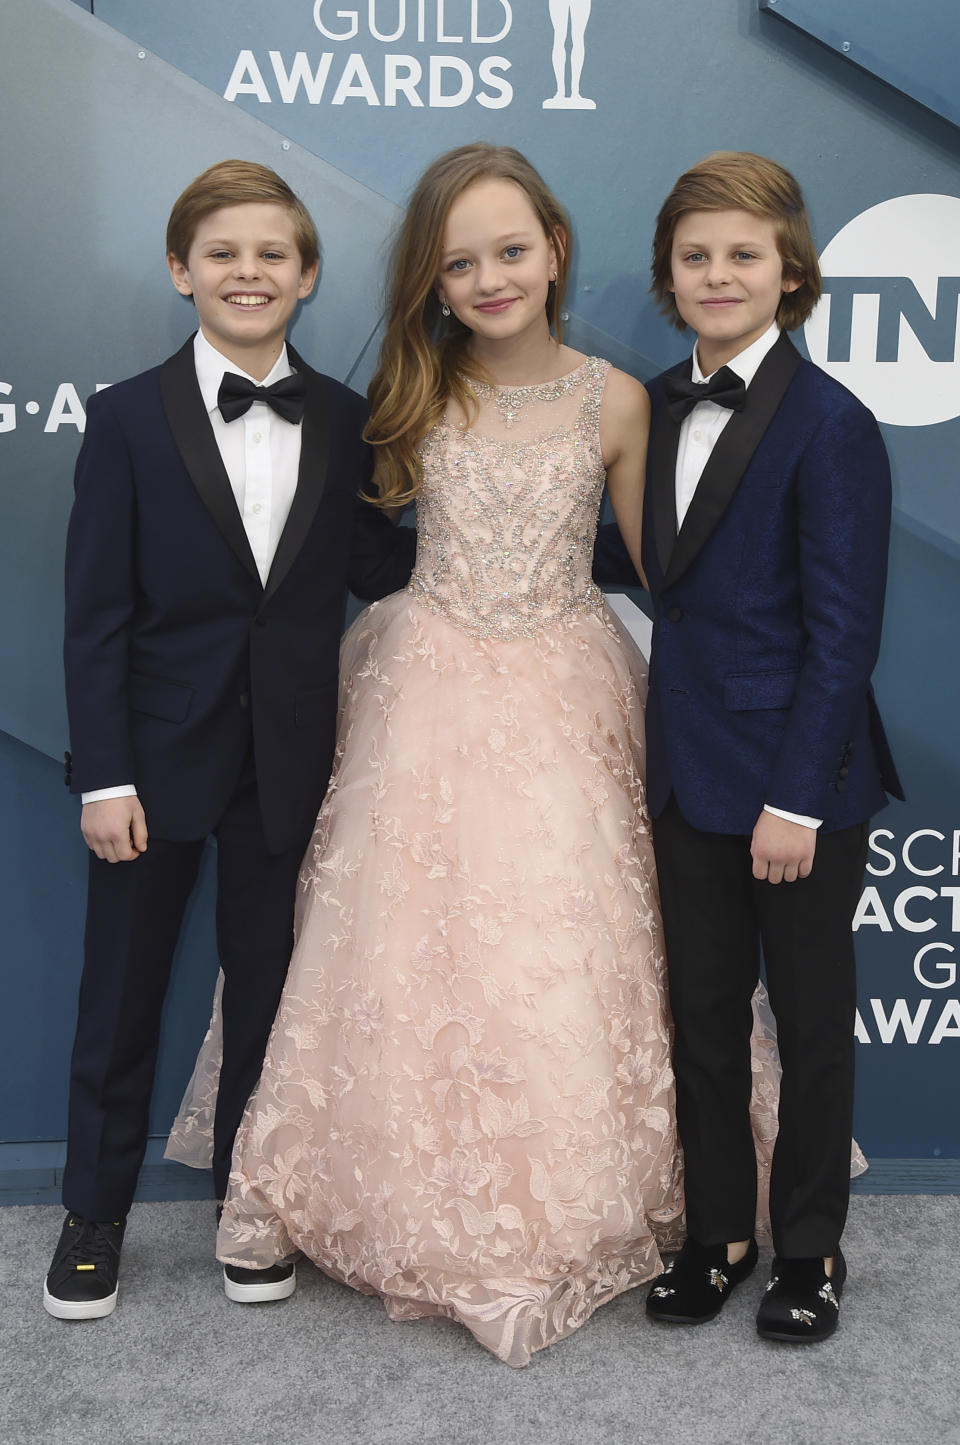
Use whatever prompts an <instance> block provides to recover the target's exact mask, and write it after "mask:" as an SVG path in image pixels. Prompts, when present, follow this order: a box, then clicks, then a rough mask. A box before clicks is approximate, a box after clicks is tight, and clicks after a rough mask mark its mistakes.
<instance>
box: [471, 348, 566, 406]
mask: <svg viewBox="0 0 960 1445" xmlns="http://www.w3.org/2000/svg"><path fill="white" fill-rule="evenodd" d="M592 360H593V358H592V357H590V356H585V357H584V358H583V360H582V361H581V362H580V363H579V365H577V366H575V367H574V368H573V370H572V371H567V372H564V374H563V376H557V377H554V379H553V380H552V381H536V382H533V383H532V384H528V385H526V386H507V385H494V384H492V383H490V382H488V381H480V380H478V379H477V378H475V377H472V376H465V377H464V378H463V379H464V381H465V382H466V383H467V386H469V388H470V390H471V391H472V392H474V393H475V394H476V395H477V396H478V397H480V399H481V400H482V401H487V400H490V399H491V398H496V397H497V396H501V395H503V396H509V397H519V396H521V395H522V396H524V397H529V398H530V399H531V400H535V401H554V400H556V398H558V397H561V396H566V394H567V392H568V391H571V390H572V389H573V387H574V386H576V385H577V383H578V382H579V380H580V377H581V375H582V373H583V372H584V371H585V370H586V369H587V367H588V366H589V365H590V363H591V361H592Z"/></svg>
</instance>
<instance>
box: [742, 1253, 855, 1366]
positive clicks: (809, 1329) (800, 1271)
mask: <svg viewBox="0 0 960 1445" xmlns="http://www.w3.org/2000/svg"><path fill="white" fill-rule="evenodd" d="M846 1277H847V1262H846V1260H845V1259H844V1257H843V1255H842V1254H841V1252H840V1250H839V1249H838V1250H837V1253H836V1257H835V1259H834V1261H833V1274H832V1275H828V1274H827V1272H826V1270H825V1269H824V1267H823V1259H822V1258H821V1257H819V1256H817V1257H815V1258H813V1259H781V1258H780V1257H779V1256H775V1257H774V1261H773V1268H772V1269H771V1271H770V1283H769V1284H768V1285H767V1292H766V1294H765V1295H764V1297H763V1301H762V1303H761V1305H760V1308H759V1310H758V1311H757V1334H758V1335H762V1336H763V1338H764V1339H765V1340H784V1341H786V1342H787V1343H788V1344H791V1345H815V1344H817V1343H818V1341H820V1340H825V1339H827V1338H828V1336H830V1335H832V1334H833V1332H834V1330H835V1329H836V1328H837V1321H838V1320H839V1318H840V1296H841V1295H842V1293H843V1283H844V1280H845V1279H846Z"/></svg>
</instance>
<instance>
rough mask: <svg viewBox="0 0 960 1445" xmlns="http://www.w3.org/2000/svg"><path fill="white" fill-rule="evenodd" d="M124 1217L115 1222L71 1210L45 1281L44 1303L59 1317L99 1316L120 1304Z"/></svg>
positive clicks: (96, 1317)
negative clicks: (118, 1297)
mask: <svg viewBox="0 0 960 1445" xmlns="http://www.w3.org/2000/svg"><path fill="white" fill-rule="evenodd" d="M126 1227H127V1221H126V1220H125V1219H118V1220H115V1221H114V1222H113V1223H112V1224H111V1223H106V1222H104V1221H102V1220H97V1219H81V1217H80V1215H79V1214H68V1215H67V1217H66V1219H65V1220H64V1224H63V1229H62V1230H61V1231H60V1242H59V1243H58V1245H57V1248H56V1253H55V1254H54V1256H53V1263H52V1264H51V1266H50V1272H49V1274H48V1275H47V1277H46V1280H45V1281H44V1285H43V1307H44V1309H45V1310H46V1311H47V1313H48V1314H51V1315H54V1316H56V1318H57V1319H58V1320H98V1319H102V1318H103V1317H104V1315H111V1314H113V1311H114V1309H115V1308H116V1304H117V1271H118V1270H119V1268H120V1247H121V1245H122V1244H123V1231H124V1230H125V1229H126Z"/></svg>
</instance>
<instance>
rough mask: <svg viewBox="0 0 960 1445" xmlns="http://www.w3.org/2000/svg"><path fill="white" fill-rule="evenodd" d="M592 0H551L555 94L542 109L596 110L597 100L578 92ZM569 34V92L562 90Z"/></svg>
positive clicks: (544, 103)
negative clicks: (589, 98)
mask: <svg viewBox="0 0 960 1445" xmlns="http://www.w3.org/2000/svg"><path fill="white" fill-rule="evenodd" d="M590 6H591V0H550V20H551V22H552V24H553V54H552V57H551V58H552V60H553V73H554V75H555V76H556V80H557V93H556V95H552V96H551V97H550V99H549V100H545V101H544V102H543V109H544V110H596V108H597V102H596V101H595V100H588V99H587V97H586V96H585V95H581V94H580V77H581V75H582V74H583V60H584V55H585V53H586V44H585V37H586V32H587V21H588V20H589V19H590ZM568 34H569V36H570V93H569V95H568V94H567V93H566V92H565V90H564V80H565V78H566V68H567V35H568Z"/></svg>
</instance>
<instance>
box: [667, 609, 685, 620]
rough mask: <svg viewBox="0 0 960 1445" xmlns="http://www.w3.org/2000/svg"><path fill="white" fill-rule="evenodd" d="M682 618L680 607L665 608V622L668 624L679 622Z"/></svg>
mask: <svg viewBox="0 0 960 1445" xmlns="http://www.w3.org/2000/svg"><path fill="white" fill-rule="evenodd" d="M682 616H683V608H682V607H668V608H667V621H668V622H679V621H680V619H681V617H682Z"/></svg>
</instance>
